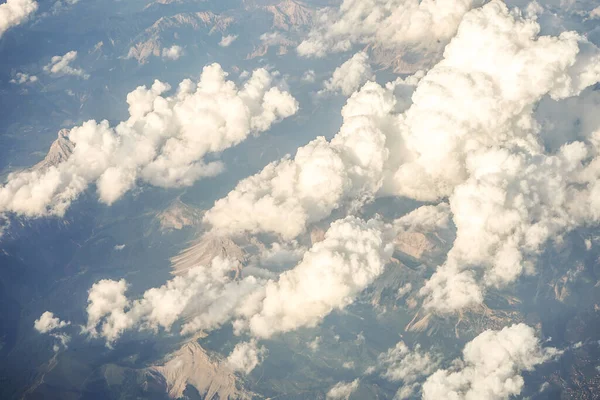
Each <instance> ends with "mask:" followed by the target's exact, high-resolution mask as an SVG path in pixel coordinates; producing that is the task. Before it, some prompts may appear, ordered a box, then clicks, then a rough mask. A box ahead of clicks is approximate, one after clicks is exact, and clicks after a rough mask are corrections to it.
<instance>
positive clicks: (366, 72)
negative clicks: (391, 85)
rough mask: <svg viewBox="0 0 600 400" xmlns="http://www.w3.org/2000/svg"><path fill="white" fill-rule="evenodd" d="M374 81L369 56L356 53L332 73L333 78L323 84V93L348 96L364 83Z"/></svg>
mask: <svg viewBox="0 0 600 400" xmlns="http://www.w3.org/2000/svg"><path fill="white" fill-rule="evenodd" d="M372 79H374V74H373V71H372V70H371V64H369V56H368V54H367V53H365V52H360V53H356V54H355V55H354V56H353V57H352V58H350V59H349V60H348V61H346V62H345V63H343V64H342V65H341V66H339V67H338V68H336V70H335V71H333V76H332V77H331V79H329V80H328V81H325V82H324V87H325V89H324V91H325V92H332V93H336V92H341V93H342V94H343V95H344V96H350V95H351V94H352V93H354V92H355V91H357V90H358V88H360V87H361V86H362V85H363V84H364V83H365V82H367V81H368V80H372Z"/></svg>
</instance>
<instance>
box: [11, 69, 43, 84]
mask: <svg viewBox="0 0 600 400" xmlns="http://www.w3.org/2000/svg"><path fill="white" fill-rule="evenodd" d="M37 81H38V77H37V76H35V75H29V74H25V73H23V72H17V73H16V75H15V77H14V78H13V79H11V80H10V83H14V84H17V85H23V84H25V83H35V82H37Z"/></svg>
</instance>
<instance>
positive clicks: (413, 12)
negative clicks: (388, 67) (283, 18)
mask: <svg viewBox="0 0 600 400" xmlns="http://www.w3.org/2000/svg"><path fill="white" fill-rule="evenodd" d="M483 3H484V0H425V1H419V0H344V1H343V2H342V4H341V5H340V6H339V8H337V7H334V8H326V9H324V10H323V11H321V12H320V13H319V15H318V16H317V18H316V21H317V22H316V26H315V27H314V28H313V29H312V30H311V32H310V33H309V35H308V38H307V39H306V40H304V41H303V42H302V43H300V45H299V46H298V49H297V50H298V53H299V54H300V55H302V56H307V57H323V56H325V55H326V54H328V53H330V52H344V51H348V50H350V49H352V47H353V46H354V45H368V46H372V47H374V48H380V49H383V50H393V51H397V52H398V53H401V52H418V53H427V52H439V51H440V50H441V49H442V48H443V46H444V45H445V44H446V43H447V42H448V40H450V39H451V38H452V37H453V36H454V34H455V33H456V29H457V27H458V25H459V23H460V21H461V19H462V17H463V16H464V15H465V13H467V12H468V11H469V10H470V9H471V8H474V7H478V6H480V5H482V4H483Z"/></svg>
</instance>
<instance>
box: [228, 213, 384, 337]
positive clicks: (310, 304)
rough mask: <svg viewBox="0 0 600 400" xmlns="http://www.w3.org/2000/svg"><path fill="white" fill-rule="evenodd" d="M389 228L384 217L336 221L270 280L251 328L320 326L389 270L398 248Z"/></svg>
mask: <svg viewBox="0 0 600 400" xmlns="http://www.w3.org/2000/svg"><path fill="white" fill-rule="evenodd" d="M387 229H388V227H386V226H385V225H384V224H383V223H382V222H381V221H378V220H370V221H367V222H365V221H362V220H360V219H357V218H354V217H348V218H346V219H343V220H339V221H336V222H334V223H333V224H332V225H331V227H330V228H329V230H328V231H327V232H326V234H325V239H324V240H323V241H322V242H319V243H317V244H315V245H314V246H313V247H312V248H311V249H310V250H309V251H308V252H306V254H305V255H304V257H303V259H302V261H300V263H299V264H298V265H297V266H296V267H294V268H293V269H291V270H289V271H287V272H284V273H283V274H281V275H280V277H279V280H277V281H269V282H268V283H267V284H266V287H265V289H264V294H263V298H262V299H261V300H260V301H258V302H257V305H256V306H255V309H254V310H248V312H247V315H248V316H247V320H246V321H236V325H237V326H236V328H237V329H239V328H240V326H242V325H245V326H246V327H247V328H248V329H249V330H250V332H251V333H252V334H253V335H255V336H257V337H262V338H268V337H270V336H271V335H273V334H276V333H279V332H289V331H292V330H295V329H297V328H299V327H303V326H307V327H311V326H315V325H316V324H317V323H319V322H320V321H321V320H322V319H323V318H324V317H325V316H326V315H328V314H329V313H331V312H332V311H333V310H336V309H337V310H340V309H343V308H345V307H346V306H347V305H349V304H350V303H352V302H353V301H354V300H355V298H356V296H357V295H358V294H360V292H361V291H363V290H364V289H365V288H366V287H367V286H368V285H369V284H370V283H371V282H373V281H374V280H375V279H376V278H377V277H378V276H379V275H380V274H381V273H382V272H383V270H384V267H385V265H386V263H387V262H388V261H389V259H390V257H391V253H392V246H391V245H390V244H389V243H388V239H389V238H388V237H387V235H388V232H387Z"/></svg>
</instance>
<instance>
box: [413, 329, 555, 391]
mask: <svg viewBox="0 0 600 400" xmlns="http://www.w3.org/2000/svg"><path fill="white" fill-rule="evenodd" d="M559 353H560V352H559V351H558V350H556V349H555V348H552V347H548V348H542V346H541V344H540V341H539V340H538V339H537V338H536V336H535V331H534V330H533V328H531V327H529V326H527V325H525V324H518V325H512V326H511V327H507V328H504V329H502V330H501V331H492V330H488V331H485V332H483V333H482V334H480V335H479V336H477V337H476V338H475V339H473V340H472V341H471V342H469V343H467V345H466V346H465V348H464V350H463V357H462V360H458V361H457V362H455V364H454V366H453V367H452V368H450V369H441V370H438V371H436V372H435V373H434V374H433V375H431V376H430V377H429V378H427V381H426V382H425V383H424V384H423V400H433V399H441V398H444V399H452V400H476V399H488V400H503V399H508V398H510V397H512V396H516V395H518V394H520V393H521V390H522V388H523V384H524V381H523V377H522V376H521V373H522V372H523V371H531V370H533V369H534V367H535V366H536V365H539V364H541V363H544V362H546V361H548V360H550V359H552V358H553V357H555V356H557V355H558V354H559Z"/></svg>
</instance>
